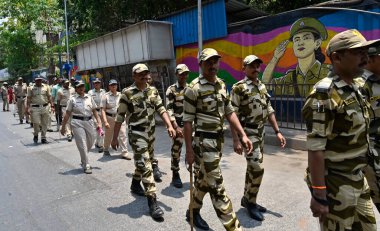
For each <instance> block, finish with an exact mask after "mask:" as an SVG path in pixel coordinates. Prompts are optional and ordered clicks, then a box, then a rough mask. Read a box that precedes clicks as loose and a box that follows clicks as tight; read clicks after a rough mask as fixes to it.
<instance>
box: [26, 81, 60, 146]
mask: <svg viewBox="0 0 380 231" xmlns="http://www.w3.org/2000/svg"><path fill="white" fill-rule="evenodd" d="M42 80H43V78H42V77H41V76H40V75H39V76H37V77H36V78H35V84H34V86H33V87H31V88H30V89H28V92H27V106H26V111H27V113H28V114H29V115H32V121H31V122H32V123H33V128H34V133H33V134H34V137H33V141H34V143H37V142H38V133H39V132H40V131H41V143H43V144H45V143H47V140H46V131H47V126H48V122H49V116H50V115H49V107H48V105H49V103H50V105H51V106H50V108H51V110H52V111H54V106H53V102H51V101H49V100H50V99H51V93H50V88H49V87H48V86H47V85H46V84H44V83H42Z"/></svg>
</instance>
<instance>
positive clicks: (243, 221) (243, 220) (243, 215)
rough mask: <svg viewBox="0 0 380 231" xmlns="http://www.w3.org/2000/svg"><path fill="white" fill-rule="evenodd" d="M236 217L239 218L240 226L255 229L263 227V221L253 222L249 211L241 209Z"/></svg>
mask: <svg viewBox="0 0 380 231" xmlns="http://www.w3.org/2000/svg"><path fill="white" fill-rule="evenodd" d="M236 216H237V217H238V219H239V221H240V225H241V226H242V227H244V228H247V229H248V228H254V227H257V226H261V224H262V222H261V221H256V220H253V219H252V218H251V217H250V216H249V215H248V212H247V209H245V208H240V209H239V211H237V212H236Z"/></svg>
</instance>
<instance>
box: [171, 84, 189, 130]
mask: <svg viewBox="0 0 380 231" xmlns="http://www.w3.org/2000/svg"><path fill="white" fill-rule="evenodd" d="M186 86H187V84H186V85H185V87H181V86H179V84H178V82H177V83H175V84H173V85H171V86H170V87H168V89H167V90H166V110H168V113H169V116H170V121H174V120H176V121H177V124H178V125H179V126H183V125H182V117H183V98H184V95H185V94H184V93H185V89H186Z"/></svg>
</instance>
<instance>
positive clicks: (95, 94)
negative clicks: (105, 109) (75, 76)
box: [88, 88, 106, 147]
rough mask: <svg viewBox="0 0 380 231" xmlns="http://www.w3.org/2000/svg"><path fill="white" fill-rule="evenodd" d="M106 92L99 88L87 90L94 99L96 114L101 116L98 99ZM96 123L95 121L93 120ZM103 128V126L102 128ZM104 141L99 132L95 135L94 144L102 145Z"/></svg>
mask: <svg viewBox="0 0 380 231" xmlns="http://www.w3.org/2000/svg"><path fill="white" fill-rule="evenodd" d="M105 93H106V91H105V90H104V89H100V90H99V91H96V89H95V88H94V89H92V90H90V91H88V94H89V95H90V96H91V97H92V98H93V99H94V101H95V103H96V111H97V112H98V116H99V117H100V118H101V111H100V101H101V99H102V96H103V95H104V94H105ZM95 123H96V121H95ZM103 130H104V128H103ZM103 143H104V136H101V135H100V134H99V133H97V135H96V142H95V145H97V146H99V147H103Z"/></svg>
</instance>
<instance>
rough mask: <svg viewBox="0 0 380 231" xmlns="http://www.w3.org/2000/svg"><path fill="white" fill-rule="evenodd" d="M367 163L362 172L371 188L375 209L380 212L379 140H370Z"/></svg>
mask: <svg viewBox="0 0 380 231" xmlns="http://www.w3.org/2000/svg"><path fill="white" fill-rule="evenodd" d="M370 150H371V152H370V155H369V158H368V159H369V164H368V165H367V167H365V168H364V170H363V171H364V174H365V177H366V178H367V181H368V185H369V187H370V189H371V198H372V201H373V203H374V204H375V206H376V208H377V211H379V212H380V142H375V141H371V142H370Z"/></svg>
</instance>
